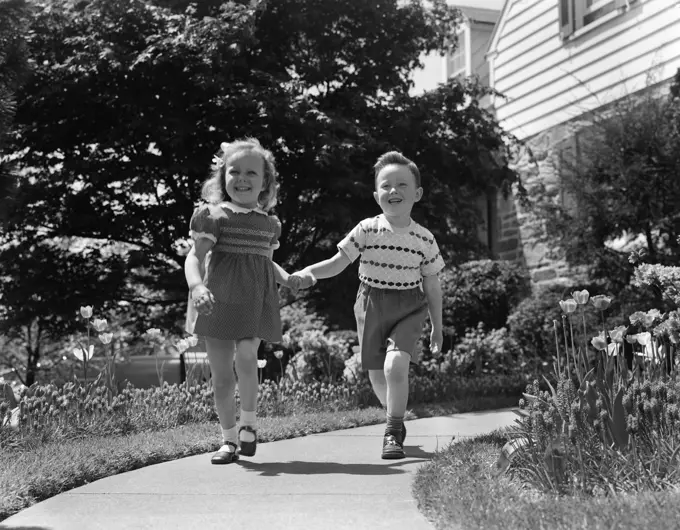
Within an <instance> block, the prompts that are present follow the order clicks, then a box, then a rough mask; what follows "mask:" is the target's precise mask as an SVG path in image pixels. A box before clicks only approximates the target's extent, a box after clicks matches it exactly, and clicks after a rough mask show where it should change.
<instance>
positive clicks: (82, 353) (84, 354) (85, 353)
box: [73, 344, 94, 362]
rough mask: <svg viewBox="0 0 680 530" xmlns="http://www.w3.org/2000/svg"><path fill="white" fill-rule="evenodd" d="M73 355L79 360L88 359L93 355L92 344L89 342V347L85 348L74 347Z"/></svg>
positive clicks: (84, 360)
mask: <svg viewBox="0 0 680 530" xmlns="http://www.w3.org/2000/svg"><path fill="white" fill-rule="evenodd" d="M73 355H75V357H76V359H78V360H79V361H82V362H87V361H89V360H90V359H92V356H93V355H94V344H90V347H89V348H88V349H87V350H86V349H85V348H75V349H74V350H73Z"/></svg>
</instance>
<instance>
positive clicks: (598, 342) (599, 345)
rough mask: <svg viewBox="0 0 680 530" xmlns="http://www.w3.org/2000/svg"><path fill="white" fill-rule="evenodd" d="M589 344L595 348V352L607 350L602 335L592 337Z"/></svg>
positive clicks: (605, 341)
mask: <svg viewBox="0 0 680 530" xmlns="http://www.w3.org/2000/svg"><path fill="white" fill-rule="evenodd" d="M590 343H591V344H592V345H593V346H594V347H595V349H596V350H604V349H606V348H607V340H606V339H605V338H604V336H603V335H602V333H600V334H599V335H598V336H597V337H593V338H592V340H591V341H590Z"/></svg>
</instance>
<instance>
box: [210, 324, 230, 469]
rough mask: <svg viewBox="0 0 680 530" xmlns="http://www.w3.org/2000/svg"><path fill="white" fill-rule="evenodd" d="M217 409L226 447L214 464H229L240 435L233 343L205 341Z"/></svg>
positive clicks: (221, 448) (223, 447)
mask: <svg viewBox="0 0 680 530" xmlns="http://www.w3.org/2000/svg"><path fill="white" fill-rule="evenodd" d="M205 346H206V351H207V353H208V362H209V364H210V377H211V380H212V387H213V394H214V396H215V408H216V409H217V417H218V418H219V420H220V427H221V428H222V441H223V445H222V447H220V449H219V451H218V452H217V453H215V455H214V456H213V458H212V460H211V461H212V462H213V463H214V464H228V463H229V462H233V461H234V460H235V452H236V444H237V442H238V434H237V432H236V406H235V405H236V401H235V398H234V391H235V390H236V378H235V377H234V341H233V340H219V339H212V338H209V337H207V338H206V339H205Z"/></svg>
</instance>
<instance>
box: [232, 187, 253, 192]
mask: <svg viewBox="0 0 680 530" xmlns="http://www.w3.org/2000/svg"><path fill="white" fill-rule="evenodd" d="M234 189H235V190H236V191H250V188H244V187H243V186H236V187H235V188H234Z"/></svg>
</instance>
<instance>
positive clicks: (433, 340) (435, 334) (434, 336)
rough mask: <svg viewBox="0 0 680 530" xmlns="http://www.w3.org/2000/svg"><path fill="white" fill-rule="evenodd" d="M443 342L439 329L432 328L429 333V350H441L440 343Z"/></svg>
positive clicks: (435, 351) (438, 351) (439, 351)
mask: <svg viewBox="0 0 680 530" xmlns="http://www.w3.org/2000/svg"><path fill="white" fill-rule="evenodd" d="M443 342H444V335H443V334H442V331H441V330H436V329H434V328H432V333H430V351H431V352H432V353H434V354H439V353H441V352H442V343H443Z"/></svg>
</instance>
